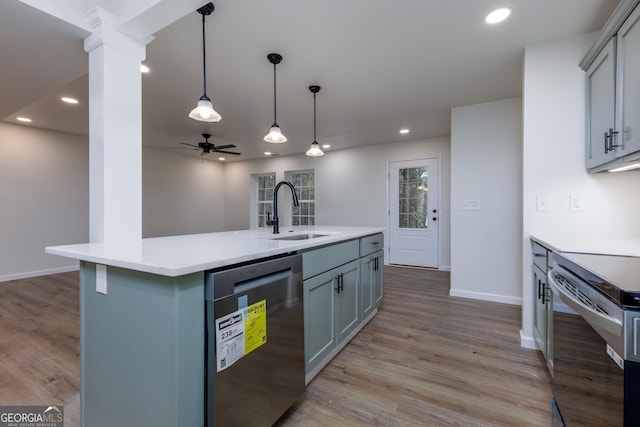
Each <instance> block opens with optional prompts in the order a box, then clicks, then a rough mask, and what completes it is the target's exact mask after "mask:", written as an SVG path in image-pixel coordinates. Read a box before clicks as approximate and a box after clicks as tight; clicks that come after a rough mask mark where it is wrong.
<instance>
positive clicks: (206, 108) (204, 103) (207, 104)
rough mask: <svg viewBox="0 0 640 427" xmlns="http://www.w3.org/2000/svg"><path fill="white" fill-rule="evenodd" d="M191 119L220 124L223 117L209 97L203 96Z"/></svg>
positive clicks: (192, 112)
mask: <svg viewBox="0 0 640 427" xmlns="http://www.w3.org/2000/svg"><path fill="white" fill-rule="evenodd" d="M189 117H190V118H192V119H194V120H199V121H201V122H219V121H220V119H222V116H220V114H218V112H217V111H216V110H214V109H213V104H212V103H211V100H210V99H209V98H208V97H205V96H203V97H202V98H200V100H199V101H198V106H197V107H196V108H194V109H193V110H191V112H190V113H189Z"/></svg>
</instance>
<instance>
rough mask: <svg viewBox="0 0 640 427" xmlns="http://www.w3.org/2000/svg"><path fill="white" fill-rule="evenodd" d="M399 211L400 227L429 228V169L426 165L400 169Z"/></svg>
mask: <svg viewBox="0 0 640 427" xmlns="http://www.w3.org/2000/svg"><path fill="white" fill-rule="evenodd" d="M398 178H399V179H398V183H399V186H400V187H399V189H398V190H399V194H400V197H399V199H398V202H399V206H398V213H399V218H398V219H399V224H398V227H400V228H427V211H428V210H427V192H428V188H429V187H428V182H427V179H428V178H429V171H428V170H427V168H426V167H417V168H406V169H404V168H403V169H400V170H399V171H398Z"/></svg>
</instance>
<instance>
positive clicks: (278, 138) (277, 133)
mask: <svg viewBox="0 0 640 427" xmlns="http://www.w3.org/2000/svg"><path fill="white" fill-rule="evenodd" d="M263 139H264V140H265V141H266V142H271V143H272V144H282V143H283V142H287V137H286V136H284V134H283V133H282V131H281V130H280V126H278V124H277V123H274V124H273V126H271V129H270V130H269V133H268V134H266V135H265V137H264V138H263Z"/></svg>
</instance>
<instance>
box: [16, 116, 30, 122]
mask: <svg viewBox="0 0 640 427" xmlns="http://www.w3.org/2000/svg"><path fill="white" fill-rule="evenodd" d="M16 120H18V121H20V122H25V123H31V119H30V118H28V117H18V118H17V119H16Z"/></svg>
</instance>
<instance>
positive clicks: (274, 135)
mask: <svg viewBox="0 0 640 427" xmlns="http://www.w3.org/2000/svg"><path fill="white" fill-rule="evenodd" d="M267 59H268V60H269V62H271V63H272V64H273V124H272V125H271V129H270V130H269V133H268V134H266V135H265V137H264V138H263V139H264V140H265V141H267V142H271V143H274V144H282V143H283V142H287V137H286V136H284V134H283V133H282V131H281V130H280V126H278V122H277V121H276V65H278V64H279V63H280V62H281V61H282V55H280V54H279V53H270V54H268V55H267Z"/></svg>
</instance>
